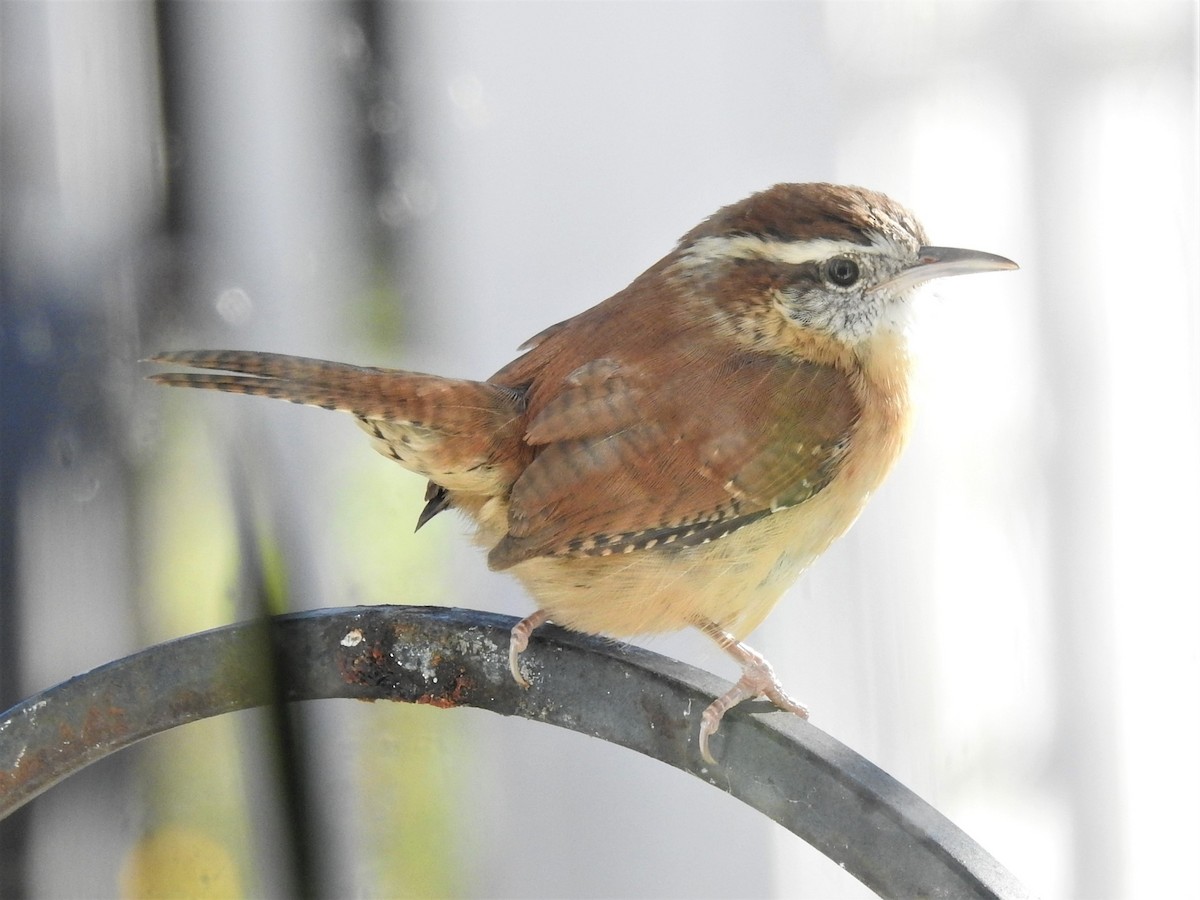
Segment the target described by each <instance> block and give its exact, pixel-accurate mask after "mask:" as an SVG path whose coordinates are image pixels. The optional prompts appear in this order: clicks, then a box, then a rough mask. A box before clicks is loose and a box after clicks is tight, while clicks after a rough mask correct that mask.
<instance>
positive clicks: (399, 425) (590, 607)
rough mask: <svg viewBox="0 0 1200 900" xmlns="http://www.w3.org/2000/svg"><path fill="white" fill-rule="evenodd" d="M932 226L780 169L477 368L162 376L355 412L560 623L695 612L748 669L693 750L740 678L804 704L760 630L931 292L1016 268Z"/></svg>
mask: <svg viewBox="0 0 1200 900" xmlns="http://www.w3.org/2000/svg"><path fill="white" fill-rule="evenodd" d="M1016 268H1018V266H1017V264H1016V263H1014V262H1012V261H1011V260H1009V259H1006V258H1005V257H1002V256H997V255H995V254H991V253H984V252H981V251H975V250H964V249H958V248H953V247H941V246H932V245H930V244H929V242H928V240H927V238H926V234H925V231H924V229H923V228H922V226H921V225H920V223H919V222H918V221H917V219H916V218H915V217H914V216H913V214H912V213H911V212H909V211H908V210H907V209H906V208H904V207H903V206H901V205H900V204H898V203H896V202H895V201H893V200H891V199H890V198H888V197H887V196H885V195H884V194H881V193H878V192H876V191H872V190H867V189H865V188H859V187H851V186H844V185H835V184H827V183H803V184H800V183H783V184H776V185H774V186H772V187H770V188H767V189H765V190H762V191H759V192H757V193H755V194H752V195H750V196H749V197H747V198H745V199H743V200H741V201H739V202H736V203H733V204H731V205H728V206H725V207H723V208H721V209H719V210H718V211H717V212H715V213H714V214H712V215H711V216H709V217H708V218H706V219H705V220H704V221H703V222H701V223H700V224H699V225H697V226H696V227H695V228H693V229H692V230H690V231H688V232H687V233H686V234H685V235H684V236H683V237H682V238H681V239H680V240H679V241H678V242H677V243H676V245H675V246H674V248H673V249H672V250H671V251H670V252H669V253H667V255H666V256H664V257H663V258H662V259H660V260H659V261H658V262H656V263H654V264H653V265H652V266H650V268H648V269H647V270H646V271H645V272H643V273H642V274H641V275H639V276H638V277H637V278H635V279H634V280H633V281H632V282H631V283H630V284H629V286H628V287H626V288H624V289H623V290H621V291H618V292H617V293H616V294H614V295H613V296H611V297H609V298H608V299H606V300H604V301H602V302H601V303H599V304H597V305H596V306H593V307H591V308H590V309H587V310H585V311H584V312H581V313H579V314H577V315H575V316H573V317H571V318H568V319H566V320H564V321H562V322H559V323H558V324H556V325H552V326H550V327H549V328H546V329H545V330H544V331H542V332H540V333H539V334H537V335H535V336H534V337H533V338H531V339H530V340H528V341H527V342H526V343H525V344H523V345H522V346H521V347H520V348H518V349H519V351H521V355H520V356H518V357H517V358H516V359H515V360H513V361H512V362H511V363H509V364H508V365H506V366H504V367H503V368H502V369H500V370H499V371H498V372H496V373H495V374H494V375H492V376H491V377H490V378H487V379H486V380H482V381H475V380H468V379H454V378H444V377H441V376H438V375H429V374H423V373H418V372H409V371H404V370H399V369H388V368H378V367H365V366H355V365H348V364H344V363H337V362H329V361H325V360H317V359H308V358H303V357H296V356H288V355H282V354H276V353H258V352H249V351H203V350H201V351H172V352H162V353H158V354H157V355H155V356H153V357H151V360H150V361H151V362H155V363H159V364H169V365H171V366H175V367H184V368H192V369H201V370H208V371H204V372H200V373H194V372H178V371H172V372H159V373H156V374H153V375H151V376H150V378H151V379H152V380H153V381H155V382H158V383H159V384H163V385H169V386H175V387H189V388H203V389H210V390H218V391H227V392H231V393H239V394H251V395H258V396H264V397H274V398H277V399H281V400H287V401H290V402H293V403H300V404H307V405H312V406H318V407H322V408H325V409H329V410H338V411H341V412H346V413H349V414H350V415H352V416H353V417H354V418H355V419H356V420H357V422H358V424H359V425H360V426H361V427H362V428H363V429H365V431H366V432H367V434H368V436H369V438H370V440H371V442H372V444H373V445H374V447H375V449H377V450H378V451H379V452H380V453H382V454H383V455H384V456H387V457H388V458H390V459H393V460H395V461H396V462H398V463H400V465H402V466H404V467H405V468H406V469H408V470H410V471H412V472H415V473H416V474H418V475H419V476H421V477H423V478H424V479H426V480H427V482H428V485H427V489H426V495H425V499H426V503H425V506H424V508H423V510H422V511H421V513H420V515H419V517H418V519H417V528H418V529H420V527H421V526H423V525H425V524H426V523H427V522H428V521H429V520H430V519H432V518H433V517H434V516H436V515H438V514H440V513H442V512H444V511H446V510H451V509H453V510H457V511H459V512H460V513H462V514H463V515H465V517H466V518H467V519H469V520H470V521H471V522H473V523H474V525H475V534H476V539H477V541H478V543H479V544H480V545H481V546H482V548H483V549H484V550H485V551H486V552H487V561H488V565H489V567H490V568H491V569H493V570H496V571H499V572H508V573H511V574H512V575H513V576H515V577H516V578H517V579H518V580H519V581H520V582H521V583H522V584H523V585H524V587H525V588H526V589H527V590H528V592H529V594H530V595H531V596H532V597H533V599H534V601H535V604H536V609H535V611H534V612H533V613H531V614H530V615H528V616H527V617H525V618H524V619H522V620H521V621H520V622H519V623H518V624H516V625H515V626H514V627H513V628H512V632H511V638H510V642H509V655H508V662H509V668H510V670H511V673H512V677H513V678H514V679H515V680H516V681H517V682H518V684H520V685H522V686H523V687H528V686H529V680H528V679H527V678H526V676H525V674H524V673H523V672H522V668H521V653H522V652H523V651H524V650H525V649H526V647H527V646H528V643H529V639H530V636H531V635H532V633H533V632H534V631H535V630H536V629H537V628H538V627H539V626H541V625H542V624H544V623H545V622H548V621H553V622H554V623H556V624H558V625H560V626H563V627H566V628H568V629H572V630H576V631H580V632H586V633H591V634H596V635H602V636H605V637H608V638H616V639H622V638H630V637H635V636H638V635H648V634H655V633H663V632H669V631H677V630H681V629H685V628H696V629H698V630H699V631H701V632H703V633H704V634H705V635H707V636H708V637H709V638H711V639H712V640H713V641H715V642H716V643H717V645H719V646H720V647H721V648H722V649H723V650H724V651H726V652H727V653H728V654H729V655H730V656H731V657H732V658H733V660H734V661H735V662H736V663H737V664H738V665H739V666H740V668H741V674H740V677H739V679H738V681H737V682H736V683H735V684H734V685H733V686H732V687H731V688H730V689H729V690H728V691H727V692H726V693H725V694H723V695H721V696H720V697H718V698H717V699H715V700H714V701H713V702H712V703H711V704H710V705H709V706H708V707H707V708H706V709H705V710H704V712H703V713H702V715H701V720H700V726H699V730H698V735H697V745H698V747H697V749H698V751H699V753H700V755H701V757H702V758H703V759H704V760H705V762H707V763H710V764H711V763H714V762H715V757H714V756H713V754H712V751H711V748H710V739H711V737H712V736H713V735H714V734H716V733H717V731H718V729H719V727H720V724H721V721H722V718H723V717H724V715H725V714H726V713H727V712H728V711H729V710H730V709H732V708H733V707H734V706H736V705H737V704H739V703H741V702H742V701H744V700H747V699H751V698H760V697H762V698H766V699H768V700H770V701H771V702H772V703H773V704H774V705H775V706H776V707H778V708H779V709H780V710H784V711H786V712H789V713H792V714H795V715H798V716H800V717H802V718H807V717H808V710H807V708H806V707H805V706H804V705H803V704H802V703H800V702H798V701H796V700H794V699H792V697H790V696H789V695H788V694H787V692H786V691H785V690H784V688H783V686H782V684H781V683H780V681H779V679H778V677H777V676H776V674H775V672H774V670H773V668H772V667H771V665H770V663H769V662H768V661H767V660H766V659H765V658H764V657H763V656H762V655H761V654H759V653H757V652H756V651H754V650H753V649H751V648H750V647H749V646H748V645H747V644H746V643H745V638H746V637H747V636H748V635H749V634H750V633H751V632H752V631H754V629H756V628H757V627H758V626H759V624H760V623H761V622H762V621H763V620H764V619H765V618H766V616H767V614H768V613H769V612H770V611H771V609H772V608H773V607H774V606H775V604H776V602H777V601H778V600H779V598H780V596H781V595H782V594H783V592H784V591H785V590H786V589H787V588H788V587H789V586H790V585H791V584H792V583H793V582H794V581H795V580H796V579H797V578H798V576H799V575H800V573H801V572H803V571H804V570H805V569H806V568H808V567H809V566H810V565H811V564H812V563H813V561H814V560H816V559H817V557H819V556H820V555H821V554H822V553H823V552H824V551H825V550H826V549H827V548H828V547H829V546H830V544H832V543H833V542H834V541H835V540H836V539H837V538H838V537H840V536H841V535H842V534H843V533H844V532H845V531H846V530H847V529H848V528H849V527H850V525H851V524H852V523H853V522H854V521H855V519H856V518H857V517H858V515H859V513H860V512H861V510H862V509H863V506H864V504H865V503H866V502H867V500H868V498H869V497H870V496H871V495H872V493H873V492H874V491H875V490H876V488H878V487H879V485H880V484H881V482H882V481H883V480H884V478H885V476H886V475H887V473H888V471H889V470H890V469H891V467H892V464H893V463H894V462H895V460H896V458H897V456H898V454H899V453H900V450H901V448H902V446H903V444H904V442H905V439H906V436H907V434H908V430H909V420H910V399H909V381H910V368H911V366H910V358H909V352H908V332H909V324H910V318H911V315H910V314H911V309H912V305H913V298H914V295H915V294H916V293H917V289H918V288H919V287H920V286H921V285H922V284H924V283H925V282H928V281H931V280H933V279H937V278H942V277H946V276H952V275H960V274H968V273H976V272H990V271H1000V270H1006V269H1016Z"/></svg>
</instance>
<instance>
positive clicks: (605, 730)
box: [0, 606, 1029, 898]
mask: <svg viewBox="0 0 1200 900" xmlns="http://www.w3.org/2000/svg"><path fill="white" fill-rule="evenodd" d="M515 622H516V620H515V619H511V618H508V617H505V616H497V615H492V614H490V613H483V612H476V611H472V610H462V609H447V608H443V607H415V606H370V607H359V608H349V609H331V610H318V611H315V612H308V613H298V614H293V615H285V616H279V617H276V618H273V619H270V620H267V621H263V622H257V623H245V624H240V625H230V626H227V627H224V628H218V629H215V630H213V631H206V632H202V633H200V634H195V635H190V636H188V637H184V638H180V639H178V640H175V641H170V642H168V643H165V644H159V645H157V646H154V647H151V648H149V649H147V650H144V651H142V652H140V653H136V654H133V655H132V656H128V657H125V658H124V659H120V660H117V661H116V662H113V663H110V664H108V665H105V666H101V667H100V668H98V669H95V670H93V671H91V672H89V673H87V674H85V675H81V676H78V677H76V678H72V679H71V680H69V681H66V682H64V683H62V684H60V685H58V686H57V687H53V688H51V689H49V690H47V691H44V692H43V693H41V694H38V695H36V696H34V697H31V698H30V699H28V700H27V701H25V702H24V703H21V704H20V705H18V706H16V707H14V708H13V709H11V710H9V711H8V712H7V713H4V714H3V715H2V716H0V818H2V817H3V816H5V815H7V814H8V813H11V812H12V811H13V810H15V809H17V808H18V807H20V806H21V805H23V804H24V803H27V802H28V801H29V800H31V799H33V798H34V797H36V796H37V795H38V794H39V793H41V792H42V791H44V790H46V789H48V788H50V787H52V786H53V785H54V784H56V783H58V782H59V781H61V780H63V779H64V778H66V777H67V776H68V775H70V774H72V773H73V772H76V771H78V770H79V769H81V768H83V767H84V766H86V765H88V764H89V763H92V762H94V761H96V760H97V759H100V758H101V757H103V756H106V755H108V754H110V753H113V752H115V751H117V750H119V749H121V748H123V747H127V746H129V745H130V744H132V743H134V742H135V741H138V740H141V739H142V738H145V737H148V736H150V735H152V734H157V733H159V732H161V731H165V730H167V729H169V728H173V727H175V726H176V725H182V724H184V723H186V722H192V721H195V720H197V719H202V718H206V717H208V716H215V715H219V714H221V713H225V712H229V711H231V710H237V709H245V708H248V707H251V706H260V705H264V704H267V703H270V702H272V700H273V698H275V697H276V696H278V694H277V693H276V692H275V689H274V688H273V686H272V684H271V676H270V675H269V673H270V672H271V671H272V665H273V664H274V663H276V662H278V663H280V669H279V670H278V671H279V677H280V679H281V682H282V683H281V685H280V688H281V692H282V696H284V697H285V698H286V699H288V700H314V699H327V698H332V697H349V698H357V699H369V700H400V701H404V702H408V703H428V704H431V705H434V706H440V707H457V706H473V707H479V708H483V709H490V710H492V711H493V712H497V713H500V714H501V715H506V716H513V715H515V716H523V717H525V718H528V719H535V720H538V721H543V722H548V723H550V724H553V725H559V726H561V727H564V728H569V729H571V730H573V731H579V732H582V733H584V734H590V735H593V736H595V737H599V738H602V739H603V740H607V741H612V742H614V743H617V744H621V745H623V746H625V747H629V748H630V749H632V750H636V751H638V752H639V753H644V754H646V755H647V756H651V757H654V758H655V759H659V760H662V761H663V762H666V763H669V764H670V765H673V766H675V767H676V768H679V769H683V770H684V771H686V772H690V773H691V774H693V775H695V776H696V777H697V778H700V779H703V780H704V781H707V782H708V783H709V784H712V785H713V786H715V787H718V788H720V789H721V790H724V791H728V792H729V793H731V794H733V795H734V796H735V797H738V798H739V799H741V800H743V801H744V802H745V803H748V804H749V805H750V806H752V807H754V808H755V809H758V810H760V811H761V812H762V813H764V814H765V815H767V816H769V817H770V818H772V819H774V820H775V821H776V822H778V823H779V824H781V825H783V826H784V827H785V828H788V829H789V830H791V831H793V832H795V833H796V834H797V835H799V836H800V837H802V838H803V839H804V840H806V841H808V842H809V843H810V844H812V845H813V846H814V847H816V848H817V849H818V850H820V851H821V852H822V853H824V854H825V855H826V856H828V857H830V858H831V859H832V860H834V862H836V863H838V864H839V865H841V866H843V867H844V868H846V869H847V870H848V871H849V872H850V873H851V874H853V875H854V876H855V877H856V878H858V879H859V880H860V881H862V882H863V883H864V884H866V885H867V886H868V887H870V888H871V889H873V890H874V891H875V892H876V893H878V894H880V895H881V896H885V897H914V896H922V897H981V898H982V897H989V898H1016V897H1026V896H1029V894H1028V892H1027V890H1026V889H1025V888H1024V887H1022V885H1021V884H1020V883H1019V882H1018V881H1017V880H1016V879H1015V878H1014V877H1013V876H1012V875H1011V874H1010V873H1009V872H1008V871H1006V870H1005V869H1004V868H1003V867H1002V866H1001V865H1000V864H999V863H998V862H997V861H996V860H995V859H993V858H992V857H991V856H989V855H988V854H987V852H985V851H984V850H983V848H981V847H980V846H979V845H978V844H976V843H975V842H974V841H972V840H971V839H970V838H969V837H967V835H965V834H964V833H963V832H962V831H960V830H959V829H958V828H957V827H956V826H955V825H954V824H953V823H951V822H950V821H949V820H947V819H946V818H945V817H944V816H942V815H941V814H940V813H938V812H937V810H935V809H933V808H932V807H931V806H929V805H928V804H927V803H925V802H924V801H923V800H921V799H920V798H919V797H917V796H916V795H915V794H913V793H912V792H911V791H909V790H908V789H907V788H905V787H904V786H903V785H901V784H900V783H899V782H897V781H895V780H894V779H893V778H891V776H889V775H887V774H886V773H885V772H883V771H882V770H880V769H878V768H876V767H875V766H874V765H872V764H871V763H870V762H868V761H867V760H865V759H863V758H862V757H861V756H859V755H858V754H856V753H855V752H854V751H852V750H850V749H849V748H848V747H846V746H844V745H842V744H840V743H839V742H837V741H835V740H834V739H833V738H831V737H829V736H828V735H827V734H825V733H824V732H822V731H820V730H819V729H817V728H815V727H813V726H812V725H810V724H809V723H807V722H805V721H802V720H801V719H799V718H797V717H796V716H791V715H787V714H784V713H779V712H776V711H773V707H770V706H768V705H765V704H755V703H746V704H742V705H741V706H739V707H737V708H736V709H735V710H733V711H731V712H730V713H729V714H728V715H726V716H725V720H724V722H723V723H722V725H721V732H720V733H719V734H718V735H716V736H715V737H714V740H713V746H714V751H715V753H716V755H717V758H718V760H719V761H718V763H717V765H716V766H711V765H708V764H707V763H705V762H704V761H703V760H702V759H701V757H700V754H699V752H698V750H697V748H696V735H697V730H698V728H699V716H700V713H701V712H702V711H703V710H704V708H705V707H706V706H707V705H708V704H709V703H710V702H711V701H712V700H713V698H714V697H715V696H716V695H717V694H720V693H722V692H723V691H724V689H725V688H724V685H723V684H722V683H721V682H720V680H718V679H717V678H716V677H715V676H712V675H709V674H708V673H706V672H702V671H700V670H699V669H695V668H693V667H691V666H687V665H684V664H683V663H679V662H675V661H673V660H670V659H667V658H666V657H663V656H660V655H658V654H655V653H651V652H649V651H646V650H642V649H639V648H636V647H631V646H628V645H625V644H614V643H611V642H607V641H604V640H600V639H596V638H592V637H588V636H586V635H580V634H576V633H573V632H569V631H565V630H563V629H560V628H555V627H553V626H545V627H543V628H541V629H539V630H538V631H537V632H536V633H535V635H534V637H533V639H532V640H531V642H530V645H529V649H528V650H527V651H526V653H525V654H524V655H523V656H522V668H523V669H524V670H525V672H526V675H527V676H528V677H530V680H531V681H532V687H531V688H530V689H529V690H525V689H523V688H521V687H519V686H518V685H517V684H516V683H515V682H514V681H513V678H512V676H511V675H510V674H509V671H508V635H509V629H511V628H512V626H513V625H514V624H515ZM273 653H278V654H279V656H278V657H276V659H275V660H272V658H271V657H272V654H273Z"/></svg>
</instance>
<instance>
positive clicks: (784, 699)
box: [696, 622, 808, 763]
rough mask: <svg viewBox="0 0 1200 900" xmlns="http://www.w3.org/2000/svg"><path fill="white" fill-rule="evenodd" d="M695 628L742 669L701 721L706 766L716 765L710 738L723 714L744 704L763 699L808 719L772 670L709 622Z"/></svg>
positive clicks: (806, 711)
mask: <svg viewBox="0 0 1200 900" xmlns="http://www.w3.org/2000/svg"><path fill="white" fill-rule="evenodd" d="M696 627H697V628H699V629H700V630H701V631H703V632H704V633H705V634H707V635H708V636H709V637H710V638H712V639H713V640H714V641H716V642H717V644H718V646H720V648H721V649H722V650H724V651H725V652H726V653H728V654H729V655H730V656H732V657H733V658H734V659H736V660H737V661H738V664H739V665H740V666H741V667H742V677H741V678H739V679H738V682H737V684H735V685H734V686H733V687H732V688H731V689H730V690H729V692H728V693H726V694H724V695H722V696H720V697H718V698H717V699H716V700H714V701H713V702H712V703H711V704H710V705H709V707H708V709H706V710H704V714H703V716H701V718H700V755H701V756H703V757H704V759H705V761H706V762H710V763H715V762H716V760H715V759H714V758H713V755H712V754H711V753H710V752H709V749H708V739H709V737H710V736H711V735H714V734H716V733H717V729H718V728H720V727H721V719H722V717H724V715H725V713H727V712H728V711H729V710H731V709H733V708H734V707H735V706H737V705H738V704H739V703H741V702H742V701H743V700H749V699H751V698H752V697H766V698H767V699H768V700H770V701H771V702H772V703H774V704H775V705H776V706H778V707H779V708H780V709H783V710H787V711H788V712H793V713H795V714H796V715H798V716H799V717H800V718H802V719H807V718H808V709H807V708H806V707H805V706H804V704H803V703H797V702H796V701H795V700H793V699H792V698H791V697H789V696H788V695H787V693H786V692H785V691H784V690H783V685H781V684H780V683H779V679H778V678H776V677H775V670H774V669H772V668H771V664H770V663H769V662H767V661H766V660H765V659H764V658H763V657H762V656H761V655H759V654H758V653H756V652H754V651H753V650H751V649H750V648H749V647H747V646H746V645H745V644H743V643H742V642H741V641H739V640H738V639H737V638H735V637H734V636H733V635H732V634H730V633H729V632H727V631H722V630H721V629H720V628H718V627H717V626H716V625H715V624H714V623H712V622H697V623H696Z"/></svg>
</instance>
